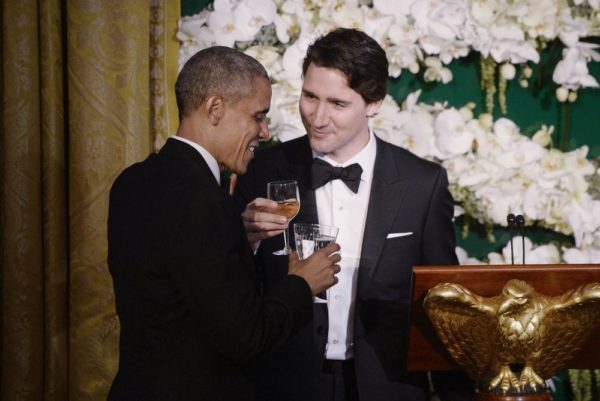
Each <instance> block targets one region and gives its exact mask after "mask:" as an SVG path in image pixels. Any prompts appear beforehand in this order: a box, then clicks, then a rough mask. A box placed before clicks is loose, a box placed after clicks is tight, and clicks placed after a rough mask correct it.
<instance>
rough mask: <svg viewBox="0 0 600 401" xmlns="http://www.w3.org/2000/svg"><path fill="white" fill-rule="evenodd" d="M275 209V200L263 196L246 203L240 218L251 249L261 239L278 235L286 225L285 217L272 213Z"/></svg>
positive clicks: (256, 245) (254, 247) (254, 248)
mask: <svg viewBox="0 0 600 401" xmlns="http://www.w3.org/2000/svg"><path fill="white" fill-rule="evenodd" d="M275 210H277V202H275V201H272V200H269V199H265V198H256V199H254V200H253V201H252V202H250V203H248V205H246V210H244V212H243V213H242V220H243V221H244V228H245V229H246V234H247V235H248V242H250V245H251V246H252V250H254V251H255V250H256V249H257V248H258V245H259V244H260V241H261V240H263V239H266V238H271V237H274V236H276V235H279V234H281V233H283V230H285V229H286V228H287V227H288V220H287V218H286V217H285V216H282V215H280V214H275V213H273V212H274V211H275Z"/></svg>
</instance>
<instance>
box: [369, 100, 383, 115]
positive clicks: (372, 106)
mask: <svg viewBox="0 0 600 401" xmlns="http://www.w3.org/2000/svg"><path fill="white" fill-rule="evenodd" d="M382 103H383V99H381V100H378V101H376V102H373V103H369V104H368V105H367V117H369V118H373V117H375V116H376V115H377V113H378V112H379V108H380V107H381V104H382Z"/></svg>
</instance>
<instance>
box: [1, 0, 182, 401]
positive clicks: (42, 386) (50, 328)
mask: <svg viewBox="0 0 600 401" xmlns="http://www.w3.org/2000/svg"><path fill="white" fill-rule="evenodd" d="M178 18H179V0H151V1H149V2H148V1H140V0H137V1H128V2H124V1H120V0H106V1H95V0H94V1H92V0H87V1H86V0H69V1H67V2H64V1H60V0H36V1H34V0H4V1H3V2H2V9H1V10H0V27H1V30H2V42H1V44H0V61H1V63H0V65H1V67H0V68H1V70H0V73H1V75H2V80H1V84H0V90H1V92H2V112H1V113H0V124H1V127H2V130H1V131H0V268H1V275H0V294H1V295H0V329H1V337H0V338H1V342H0V358H1V360H2V367H1V371H0V389H1V390H0V397H1V400H6V401H9V400H10V401H12V400H16V399H18V400H23V401H29V400H31V401H34V400H35V401H39V400H44V401H48V400H56V401H66V400H70V401H78V400H105V399H106V395H107V392H108V389H109V386H110V383H111V381H112V378H113V376H114V374H115V372H116V368H117V361H118V333H119V327H118V321H117V318H116V315H115V311H114V297H113V291H112V281H111V279H110V275H109V273H108V268H107V265H106V253H107V244H106V217H107V206H108V191H109V189H110V185H111V184H112V182H113V180H114V179H115V177H116V176H117V175H118V174H119V172H120V171H121V170H122V169H123V168H124V167H125V166H127V165H129V164H131V163H133V162H136V161H139V160H141V159H143V158H144V157H146V155H147V154H148V153H149V152H150V151H151V150H153V148H154V147H160V146H161V145H162V143H164V140H165V139H166V137H168V135H169V134H171V133H174V132H175V129H176V128H177V113H176V106H175V103H174V93H173V85H174V80H175V78H176V74H177V65H176V64H177V49H178V45H177V41H176V39H175V32H176V29H177V20H178Z"/></svg>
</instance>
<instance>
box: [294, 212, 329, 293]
mask: <svg viewBox="0 0 600 401" xmlns="http://www.w3.org/2000/svg"><path fill="white" fill-rule="evenodd" d="M338 230H339V229H338V228H337V227H333V226H326V225H323V224H305V223H297V224H294V242H295V243H296V251H298V258H299V259H300V260H304V259H306V258H308V257H309V256H310V255H312V254H313V253H314V252H316V251H318V250H319V249H322V248H325V247H326V246H327V245H329V244H332V243H334V242H335V240H336V239H337V235H338ZM317 298H320V299H321V300H326V299H327V296H326V294H325V292H322V293H319V294H317ZM320 302H324V301H320Z"/></svg>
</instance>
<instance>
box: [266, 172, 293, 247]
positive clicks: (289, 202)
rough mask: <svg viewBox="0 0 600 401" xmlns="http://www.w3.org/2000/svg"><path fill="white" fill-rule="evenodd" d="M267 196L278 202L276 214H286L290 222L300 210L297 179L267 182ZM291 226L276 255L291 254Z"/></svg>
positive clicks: (284, 233) (285, 232)
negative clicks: (281, 247)
mask: <svg viewBox="0 0 600 401" xmlns="http://www.w3.org/2000/svg"><path fill="white" fill-rule="evenodd" d="M267 198H269V199H271V200H274V201H275V202H277V210H276V211H275V213H276V214H279V215H281V216H285V217H287V219H288V223H289V221H290V220H292V219H293V218H294V217H296V215H297V214H298V211H299V210H300V194H299V193H298V183H297V182H296V181H292V180H288V181H273V182H269V183H267ZM289 235H290V234H289V228H287V229H286V230H285V231H284V232H283V249H280V250H279V251H275V252H273V254H274V255H289V254H290V253H291V252H292V248H291V247H290V239H289Z"/></svg>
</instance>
